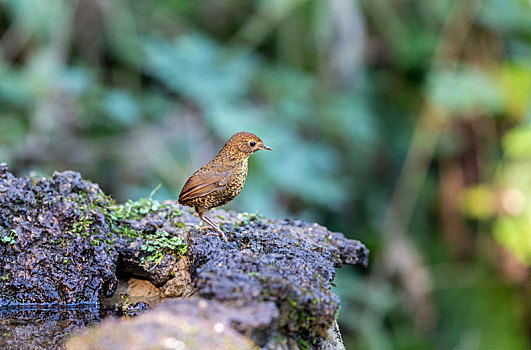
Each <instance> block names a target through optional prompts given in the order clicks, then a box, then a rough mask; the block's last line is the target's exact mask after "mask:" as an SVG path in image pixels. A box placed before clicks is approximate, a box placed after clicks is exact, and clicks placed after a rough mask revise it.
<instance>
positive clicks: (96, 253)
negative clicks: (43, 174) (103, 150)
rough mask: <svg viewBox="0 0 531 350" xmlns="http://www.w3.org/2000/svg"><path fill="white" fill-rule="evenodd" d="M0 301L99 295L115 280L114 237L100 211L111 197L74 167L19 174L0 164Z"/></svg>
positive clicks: (72, 300)
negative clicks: (35, 176) (36, 175)
mask: <svg viewBox="0 0 531 350" xmlns="http://www.w3.org/2000/svg"><path fill="white" fill-rule="evenodd" d="M0 168H1V171H0V187H1V188H4V189H7V191H3V192H0V238H1V240H0V276H1V278H0V306H1V305H15V304H28V303H55V304H76V303H77V304H78V303H97V302H98V300H99V298H100V297H101V296H102V295H103V296H105V295H111V294H112V293H113V292H114V289H115V287H116V281H117V280H116V276H115V270H116V261H117V256H118V255H117V253H116V250H115V249H113V248H112V247H111V246H107V245H106V243H105V242H107V241H111V240H115V239H116V235H114V234H113V233H112V232H111V230H110V228H109V224H108V222H107V221H106V220H105V215H104V211H105V210H106V209H105V208H107V207H108V206H110V204H111V201H110V199H109V198H108V197H106V196H105V195H104V194H103V192H101V190H100V188H99V187H98V185H96V184H93V183H91V182H88V181H85V180H83V179H82V178H81V176H80V175H79V173H74V172H71V171H65V172H63V173H57V172H56V173H54V174H53V176H52V179H51V180H46V179H41V180H38V181H37V182H36V183H35V184H34V183H32V181H31V180H30V179H20V178H16V177H14V176H13V175H11V174H10V173H8V172H7V167H6V166H5V165H2V166H1V167H0Z"/></svg>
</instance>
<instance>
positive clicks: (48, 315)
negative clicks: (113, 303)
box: [0, 305, 108, 350]
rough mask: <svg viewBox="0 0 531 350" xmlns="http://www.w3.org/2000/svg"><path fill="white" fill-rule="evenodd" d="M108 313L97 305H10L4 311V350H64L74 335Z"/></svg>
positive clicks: (0, 316) (0, 328)
mask: <svg viewBox="0 0 531 350" xmlns="http://www.w3.org/2000/svg"><path fill="white" fill-rule="evenodd" d="M107 314H108V312H107V311H105V310H102V309H100V308H99V307H98V306H95V305H87V306H76V307H67V306H46V307H43V306H39V307H36V306H31V307H28V306H8V307H3V308H0V348H1V349H6V350H11V349H12V350H18V349H32V350H36V349H38V350H49V349H61V348H63V346H64V343H65V341H66V340H67V339H68V338H69V337H71V335H72V334H74V333H77V332H78V331H80V330H83V329H86V327H87V326H90V325H93V324H95V323H98V322H99V321H100V320H101V319H102V318H103V317H105V316H106V315H107Z"/></svg>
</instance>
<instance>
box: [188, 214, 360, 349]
mask: <svg viewBox="0 0 531 350" xmlns="http://www.w3.org/2000/svg"><path fill="white" fill-rule="evenodd" d="M216 213H217V215H220V216H221V217H224V218H225V220H224V221H225V222H226V223H225V224H224V225H223V228H224V229H225V232H226V234H227V236H228V237H229V242H224V241H222V240H220V239H219V238H218V237H216V236H205V235H203V234H201V233H200V232H199V231H197V230H194V229H193V230H191V231H190V234H189V238H188V249H189V256H190V259H191V262H192V277H193V280H195V282H196V286H197V289H198V294H199V296H201V297H203V298H206V299H214V300H220V301H237V302H239V303H251V302H254V301H264V302H268V301H270V302H274V303H275V304H276V306H277V307H278V309H279V312H280V327H281V328H282V331H283V332H285V333H288V334H291V335H292V336H295V337H299V336H301V337H302V338H304V339H308V340H310V341H311V342H313V341H314V340H316V339H318V338H320V337H326V335H327V332H328V329H329V328H330V327H331V326H332V324H333V323H334V321H335V319H336V316H337V311H338V308H339V298H338V297H337V295H335V294H334V293H332V291H331V290H330V283H331V282H332V281H333V280H334V277H335V268H334V267H335V266H341V265H342V264H343V263H345V262H352V263H354V264H356V265H359V266H366V264H367V259H368V251H367V249H366V248H365V247H364V246H363V245H362V244H361V243H359V242H358V241H354V240H349V239H346V238H345V237H344V236H343V235H342V234H339V233H332V232H329V231H328V230H327V229H326V228H324V227H322V226H320V225H317V224H307V223H304V222H302V221H291V220H285V221H276V220H264V219H260V218H257V217H251V219H248V218H243V219H238V216H237V214H235V213H227V212H223V211H220V210H218V211H217V212H216Z"/></svg>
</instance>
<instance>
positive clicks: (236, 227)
mask: <svg viewBox="0 0 531 350" xmlns="http://www.w3.org/2000/svg"><path fill="white" fill-rule="evenodd" d="M212 218H213V220H214V221H216V222H217V223H218V224H220V225H221V227H222V229H223V230H224V231H225V233H226V235H227V237H228V238H229V241H228V242H224V241H222V240H221V239H219V237H217V236H212V235H206V234H205V232H204V230H201V229H199V226H200V223H201V222H200V219H199V218H198V217H197V216H196V215H193V214H192V213H191V211H190V210H189V208H185V207H181V206H179V205H176V204H174V202H167V203H162V204H161V203H159V202H156V201H153V200H151V199H140V200H138V201H136V202H131V201H130V202H128V203H126V204H124V205H120V206H117V205H115V204H114V203H113V201H112V200H111V199H110V198H109V197H107V196H105V195H104V194H103V193H102V192H101V190H100V189H99V187H98V185H96V184H92V183H90V182H88V181H85V180H82V178H81V176H80V175H79V174H78V173H74V172H64V173H55V174H54V175H53V177H52V179H51V180H46V179H41V180H38V181H36V182H32V181H31V180H29V179H19V178H16V177H14V176H12V175H11V174H9V173H8V172H7V170H6V167H5V165H3V166H0V276H1V277H2V278H0V306H1V305H7V304H10V305H12V304H28V303H54V304H76V303H98V302H99V301H100V299H101V298H102V297H106V296H109V295H111V294H112V293H113V292H114V291H115V290H116V286H117V277H116V275H118V276H120V278H122V279H123V280H124V281H129V284H127V283H125V282H121V284H120V286H121V287H120V290H119V291H120V293H124V294H128V296H118V295H116V296H114V297H113V299H111V300H113V301H111V305H112V303H122V304H123V305H122V306H121V308H120V310H121V312H122V313H124V314H127V315H131V314H133V313H137V312H143V311H144V310H145V309H146V308H147V305H146V304H145V303H142V302H140V303H138V302H139V301H148V302H149V303H150V304H151V303H152V300H153V301H154V303H155V304H156V303H157V302H158V301H157V300H158V299H157V298H158V296H162V297H179V298H189V297H190V296H197V298H198V299H197V298H193V299H182V300H181V301H180V302H172V303H163V305H161V306H160V307H157V311H149V312H147V313H146V316H142V318H139V319H138V321H136V320H135V321H125V322H124V323H122V322H120V321H117V320H112V321H106V322H104V325H103V328H102V327H98V328H97V329H96V330H93V331H91V332H90V335H89V336H85V337H82V338H79V339H81V340H79V339H78V338H75V339H74V340H73V341H72V343H71V344H70V347H71V348H73V347H72V346H74V345H72V344H75V346H79V347H77V348H79V349H84V348H91V347H90V346H92V345H94V346H96V345H95V344H97V346H100V345H101V347H100V348H104V349H106V348H111V347H112V348H117V349H121V348H123V349H130V348H131V349H134V348H135V347H128V346H127V344H129V345H131V344H132V343H131V342H132V341H133V340H135V341H138V342H139V343H138V344H151V343H153V344H158V345H160V346H161V347H164V346H166V345H168V344H170V343H167V342H171V344H173V345H172V346H181V345H180V344H181V343H182V344H184V345H187V346H188V345H189V344H192V343H193V342H199V343H198V344H205V347H203V348H205V349H207V348H209V347H208V346H213V347H210V348H220V349H221V348H223V347H216V346H223V345H220V344H221V343H218V342H219V341H222V340H223V339H225V340H226V341H227V342H228V343H223V344H225V345H226V344H232V345H234V346H235V347H236V348H237V347H241V348H248V347H249V346H251V345H250V344H252V343H251V342H249V340H248V339H251V340H252V341H253V342H254V344H256V345H259V346H262V347H264V348H265V349H277V348H283V346H284V345H286V344H289V347H290V348H296V347H298V346H299V345H300V346H302V347H303V348H304V347H308V346H309V347H314V348H316V349H333V348H341V347H340V345H339V344H341V337H340V335H339V332H338V330H337V324H336V323H335V319H336V316H337V312H338V308H339V298H338V297H337V296H336V295H335V294H334V293H332V291H331V289H330V287H331V283H332V281H333V280H334V277H335V268H337V267H341V266H342V265H343V264H352V265H356V266H360V267H365V266H367V263H368V250H367V249H366V248H365V247H364V246H363V244H361V243H360V242H358V241H355V240H351V239H347V238H345V237H344V236H343V235H342V234H340V233H334V232H330V231H328V230H327V229H326V228H325V227H323V226H320V225H317V224H310V223H306V222H303V221H299V220H268V219H265V218H263V217H261V216H259V215H256V214H247V213H234V212H226V211H223V210H215V211H213V212H212ZM185 242H186V244H185ZM135 278H140V279H141V280H138V279H135ZM148 281H149V282H148ZM129 297H130V298H129ZM155 299H157V300H155ZM134 302H137V304H134V305H133V304H132V303H134ZM152 305H154V304H152ZM1 310H2V309H1V308H0V311H1ZM120 310H119V311H120ZM205 310H206V311H205ZM148 315H153V316H148ZM157 315H158V316H157ZM1 320H2V319H1V317H0V321H1ZM143 322H146V323H143ZM167 322H170V323H172V322H181V323H180V324H177V325H174V324H167ZM186 324H190V325H193V327H192V328H186V327H185V326H184V325H186ZM218 324H220V325H218ZM105 327H108V328H109V329H105ZM212 327H214V333H212V329H213V328H212ZM216 327H217V328H216ZM220 327H221V328H223V331H222V332H218V330H219V329H221V328H220ZM190 329H197V330H201V332H195V333H190V332H189V331H190ZM203 329H205V332H202V330H203ZM130 332H132V333H130ZM133 333H134V334H135V337H133V338H131V339H129V338H128V334H133ZM144 333H148V334H144ZM149 333H150V334H149ZM221 333H222V334H221ZM216 336H217V337H218V338H219V339H210V340H208V339H207V338H208V337H214V338H216ZM225 336H226V337H225ZM193 337H196V338H197V339H196V340H193ZM242 337H243V338H242ZM120 342H125V343H123V347H120V346H122V345H118V344H122V343H120ZM149 342H151V343H149ZM165 342H166V343H165ZM83 344H85V345H83ZM87 344H88V345H87ZM91 344H92V345H91ZM164 344H166V345H164ZM171 344H170V345H171ZM283 344H284V345H283ZM0 345H4V344H2V342H0ZM82 346H88V347H82ZM131 346H132V345H131ZM139 346H140V345H139ZM168 346H169V345H168ZM235 347H232V348H235ZM136 348H141V347H136ZM189 348H194V349H201V347H193V346H191V345H190V346H189ZM113 350H115V349H113Z"/></svg>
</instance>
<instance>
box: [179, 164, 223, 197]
mask: <svg viewBox="0 0 531 350" xmlns="http://www.w3.org/2000/svg"><path fill="white" fill-rule="evenodd" d="M230 175H231V172H230V171H228V170H227V169H223V168H219V169H216V167H215V166H212V168H209V170H208V171H205V169H203V168H201V169H200V170H198V171H196V172H195V173H194V174H193V175H192V176H191V177H190V178H189V179H188V181H186V183H185V184H184V187H183V189H182V191H181V194H179V202H181V203H184V202H187V201H189V200H192V199H194V198H197V197H204V196H206V195H208V194H210V193H212V192H214V191H216V190H221V191H223V190H224V189H225V186H226V185H227V183H228V182H229V179H230Z"/></svg>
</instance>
